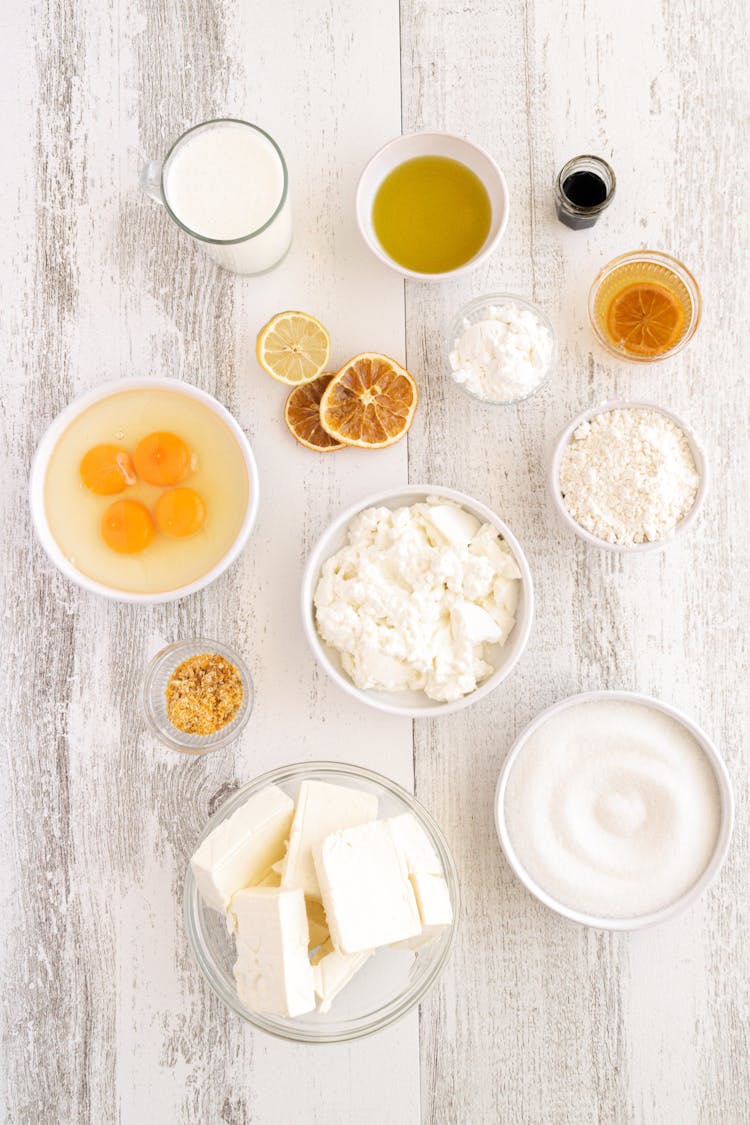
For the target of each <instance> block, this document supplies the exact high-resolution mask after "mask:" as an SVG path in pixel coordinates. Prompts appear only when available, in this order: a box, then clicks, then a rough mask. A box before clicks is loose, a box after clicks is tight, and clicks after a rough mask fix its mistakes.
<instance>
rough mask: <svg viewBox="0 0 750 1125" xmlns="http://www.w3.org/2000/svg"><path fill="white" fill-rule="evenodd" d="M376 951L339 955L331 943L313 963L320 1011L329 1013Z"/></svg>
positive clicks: (314, 982) (369, 950)
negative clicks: (339, 995)
mask: <svg viewBox="0 0 750 1125" xmlns="http://www.w3.org/2000/svg"><path fill="white" fill-rule="evenodd" d="M374 952H375V951H374V950H373V949H365V950H363V951H362V953H338V952H337V951H336V950H335V949H334V948H333V945H332V944H331V943H330V942H329V943H328V945H327V948H326V951H325V952H324V953H323V956H322V957H320V959H319V960H317V961H315V962H314V963H313V984H314V987H315V995H316V996H317V998H318V1011H319V1012H328V1011H330V1009H331V1004H332V1003H333V1001H334V1000H335V999H336V997H337V996H338V994H339V993H340V992H341V991H342V989H344V988H346V986H347V984H348V983H349V981H350V980H351V979H352V977H354V976H355V975H356V974H357V973H358V972H359V970H360V969H361V968H362V966H363V965H364V964H365V963H366V962H367V961H368V960H369V959H370V957H372V955H373V953H374Z"/></svg>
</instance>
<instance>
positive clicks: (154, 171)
mask: <svg viewBox="0 0 750 1125" xmlns="http://www.w3.org/2000/svg"><path fill="white" fill-rule="evenodd" d="M140 181H141V187H142V188H143V190H144V191H145V193H146V195H150V196H151V198H152V199H155V200H156V202H157V203H159V204H161V205H162V206H164V196H163V195H162V193H161V161H159V160H149V162H148V164H144V165H143V167H142V168H141V175H140Z"/></svg>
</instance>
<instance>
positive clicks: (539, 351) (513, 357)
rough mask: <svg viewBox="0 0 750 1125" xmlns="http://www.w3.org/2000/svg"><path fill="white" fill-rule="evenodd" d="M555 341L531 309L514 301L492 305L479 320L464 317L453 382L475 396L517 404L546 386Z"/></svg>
mask: <svg viewBox="0 0 750 1125" xmlns="http://www.w3.org/2000/svg"><path fill="white" fill-rule="evenodd" d="M553 350H554V341H553V339H552V333H551V332H550V330H549V328H548V327H547V325H546V324H545V323H544V322H543V321H542V320H541V319H540V317H538V316H537V315H536V313H535V312H533V311H532V310H531V309H528V308H525V307H522V306H520V305H517V304H515V303H513V302H511V301H509V302H507V303H506V304H502V305H489V306H488V307H487V308H486V309H485V310H484V311H483V313H482V316H481V319H479V320H477V321H476V322H475V323H472V322H471V321H470V320H469V319H468V318H465V319H464V322H463V326H462V331H461V334H460V335H459V336H457V338H456V340H455V341H454V344H453V351H452V352H451V353H450V365H451V370H452V373H453V378H454V379H455V380H456V382H457V383H459V384H460V385H462V386H463V387H465V388H466V390H467V391H468V392H469V393H470V394H472V395H474V396H475V397H476V398H479V399H484V400H486V401H488V402H514V401H515V400H517V399H522V398H526V396H527V395H530V394H532V393H533V391H535V390H536V389H537V387H539V386H540V384H541V383H543V382H544V379H545V377H546V375H547V372H548V371H549V367H550V364H551V362H552V352H553Z"/></svg>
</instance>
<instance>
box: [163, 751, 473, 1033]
mask: <svg viewBox="0 0 750 1125" xmlns="http://www.w3.org/2000/svg"><path fill="white" fill-rule="evenodd" d="M309 773H314V774H316V775H318V774H324V775H330V776H331V778H334V777H337V776H338V777H339V779H340V778H341V777H359V778H362V779H364V780H366V781H370V782H372V783H373V784H375V785H379V786H381V787H382V788H383V789H386V790H387V791H388V792H389V793H390V794H391V795H392V796H394V797H396V798H397V799H398V800H400V801H401V802H403V803H404V804H405V805H406V806H407V807H408V808H409V809H410V810H411V811H412V812H413V813H415V815H416V817H417V819H418V821H419V822H420V824H421V825H422V827H423V828H425V830H426V831H427V834H428V836H429V837H430V841H431V843H432V844H433V845H434V846H435V848H436V850H437V852H438V855H439V857H440V861H441V863H442V865H443V872H444V874H445V879H446V882H447V884H448V892H449V894H450V899H451V905H452V907H453V922H452V924H451V926H450V929H449V931H448V934H447V938H446V940H445V945H444V948H443V950H442V952H441V954H440V956H439V958H438V959H437V961H436V962H435V964H434V965H433V966H432V967H431V969H430V970H429V972H428V973H427V974H426V976H425V978H424V980H420V981H418V982H417V983H416V984H414V985H412V986H411V987H410V988H408V989H406V990H405V991H404V992H402V993H401V994H399V995H398V996H397V997H396V998H395V999H393V1000H391V1001H389V1002H388V1003H387V1004H384V1005H381V1007H380V1008H378V1009H377V1012H376V1014H375V1016H374V1017H373V1018H371V1019H369V1020H368V1021H367V1022H366V1023H362V1021H361V1020H360V1021H356V1022H355V1021H350V1022H352V1023H354V1024H355V1026H353V1027H351V1028H350V1029H349V1030H346V1031H337V1032H328V1033H326V1032H325V1030H324V1027H325V1025H320V1027H321V1031H319V1030H318V1026H319V1025H311V1027H312V1028H314V1031H315V1033H314V1034H309V1033H308V1032H307V1031H306V1030H304V1029H301V1028H291V1027H290V1028H285V1027H284V1026H283V1024H281V1023H280V1022H279V1021H280V1020H281V1018H282V1017H276V1018H274V1017H267V1016H265V1015H263V1014H261V1013H259V1012H252V1011H250V1009H248V1008H245V1007H244V1005H243V1004H241V1003H240V1000H239V998H238V996H237V994H236V991H234V990H233V991H232V992H230V991H229V990H227V989H226V988H225V986H224V982H223V980H222V979H221V977H220V975H219V974H218V973H215V972H214V969H213V962H212V959H211V957H210V956H209V955H208V953H207V951H206V948H205V946H204V945H203V943H202V942H201V941H200V939H199V936H198V928H197V926H196V923H195V918H194V911H195V907H196V904H197V902H198V897H199V896H198V888H197V886H196V883H195V879H194V877H193V872H192V869H191V867H190V862H189V861H188V863H187V868H186V872H185V880H184V888H183V908H182V916H183V924H184V928H185V933H186V935H187V939H188V945H189V946H190V951H191V953H192V956H193V960H194V961H195V963H196V965H197V966H198V969H199V972H200V974H201V976H202V977H203V979H204V980H205V982H206V983H207V984H208V986H209V988H210V989H211V991H212V992H213V993H214V995H216V996H217V997H218V998H219V999H220V1000H221V1001H222V1002H223V1003H224V1005H225V1006H226V1007H227V1008H229V1009H230V1010H231V1011H233V1012H234V1013H235V1014H236V1015H238V1016H239V1017H240V1018H241V1019H243V1020H245V1022H246V1023H249V1024H251V1025H252V1026H253V1027H255V1028H257V1029H258V1030H259V1031H263V1032H265V1033H266V1034H268V1035H272V1036H274V1037H275V1038H277V1039H284V1040H287V1041H291V1042H298V1043H310V1044H312V1045H319V1044H325V1043H346V1042H351V1041H353V1040H355V1039H362V1038H365V1037H366V1036H369V1035H374V1034H375V1033H376V1032H378V1031H381V1030H382V1029H383V1028H385V1027H388V1026H389V1025H390V1024H392V1023H395V1022H397V1021H398V1020H399V1019H401V1018H402V1017H403V1016H405V1015H406V1014H407V1013H408V1012H409V1011H411V1009H412V1008H413V1007H414V1006H415V1005H416V1004H418V1003H419V1002H420V1001H421V1000H422V998H423V997H424V996H425V995H426V994H427V993H428V992H429V991H430V989H431V988H432V986H433V985H434V984H435V983H436V981H437V980H438V979H439V978H440V976H441V975H442V973H443V970H444V969H445V966H446V965H447V963H448V960H449V958H450V955H451V953H452V951H453V946H454V943H455V939H456V933H457V931H458V925H459V919H460V914H461V892H460V883H459V878H458V869H457V867H456V861H455V859H454V858H453V853H452V852H451V849H450V847H449V845H448V842H447V840H446V838H445V835H444V834H443V831H442V829H441V828H440V826H439V824H438V823H437V821H436V820H435V818H434V817H433V815H432V813H430V812H429V811H428V810H427V809H426V808H425V807H424V805H423V804H422V803H421V802H420V801H418V800H417V798H416V797H414V796H413V795H412V794H411V793H409V792H408V791H407V790H406V789H404V787H403V786H401V785H399V784H398V782H396V781H392V780H391V779H390V778H388V777H385V775H384V774H381V773H377V772H376V771H375V770H370V769H367V768H366V767H364V766H357V765H354V764H353V763H348V762H334V761H326V760H318V761H311V762H294V763H292V764H290V765H286V766H277V767H276V768H275V769H272V770H268V771H266V772H265V773H262V774H259V775H258V776H257V777H255V778H253V779H252V780H251V781H248V782H245V783H244V784H243V785H240V786H239V788H237V789H236V790H234V792H233V793H231V794H230V795H229V796H228V797H227V799H226V800H225V801H224V802H223V803H222V804H221V806H220V807H219V808H218V809H217V810H216V812H215V813H214V814H213V816H211V817H210V819H209V820H208V822H207V823H206V825H205V827H204V829H203V831H202V832H201V835H200V837H199V838H198V840H196V842H195V844H194V846H193V852H194V851H195V849H196V848H197V847H199V846H200V844H201V843H202V841H203V840H204V839H205V838H206V836H207V835H208V834H209V832H211V831H213V829H214V828H215V827H216V826H217V825H218V824H220V823H221V822H222V821H223V820H225V819H226V818H227V817H228V816H230V815H231V814H232V813H233V812H234V811H235V810H236V808H238V807H239V805H240V804H241V803H242V802H243V800H244V799H246V798H247V797H248V796H251V795H252V794H253V793H254V792H258V791H259V790H260V789H261V788H264V787H265V786H267V785H274V784H283V783H284V782H289V781H294V780H297V779H298V778H299V779H300V780H304V778H305V775H306V774H309ZM321 1032H322V1033H321Z"/></svg>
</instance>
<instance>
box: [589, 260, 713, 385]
mask: <svg viewBox="0 0 750 1125" xmlns="http://www.w3.org/2000/svg"><path fill="white" fill-rule="evenodd" d="M700 312H701V297H700V290H699V289H698V285H697V283H696V281H695V278H694V277H693V276H692V274H691V273H690V272H689V270H687V269H686V268H685V266H683V265H682V263H681V262H678V261H677V259H676V258H672V257H670V256H669V255H668V254H662V253H660V252H659V251H655V250H641V251H636V252H634V253H631V254H623V255H622V256H621V257H619V258H615V259H614V261H612V262H610V263H609V265H607V266H605V268H604V269H603V270H602V272H601V273H600V274H599V276H598V277H597V279H596V281H595V282H594V284H593V286H592V288H591V293H590V296H589V316H590V319H591V325H592V327H593V329H594V332H595V334H596V336H597V338H598V340H599V342H600V343H601V344H602V345H603V346H604V347H605V348H606V349H607V350H608V351H610V352H612V353H613V354H614V355H616V356H618V357H620V358H622V359H628V360H632V361H634V362H636V363H652V362H654V361H655V360H659V359H666V358H667V356H671V355H674V354H675V353H676V352H679V351H681V350H682V349H683V348H684V347H685V345H686V344H687V343H688V341H689V340H690V339H692V337H693V335H694V334H695V330H696V328H697V327H698V322H699V320H700Z"/></svg>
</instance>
